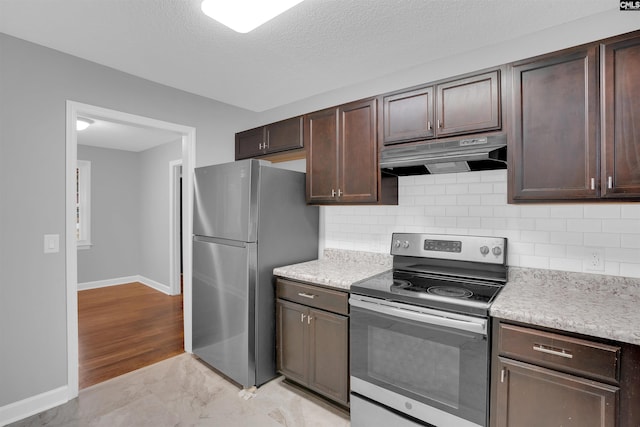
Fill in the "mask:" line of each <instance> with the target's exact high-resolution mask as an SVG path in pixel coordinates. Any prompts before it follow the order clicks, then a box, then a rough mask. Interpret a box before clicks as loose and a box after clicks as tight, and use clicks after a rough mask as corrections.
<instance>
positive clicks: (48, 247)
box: [44, 234, 60, 254]
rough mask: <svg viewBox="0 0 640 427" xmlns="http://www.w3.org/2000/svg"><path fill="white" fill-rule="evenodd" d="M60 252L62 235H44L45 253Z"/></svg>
mask: <svg viewBox="0 0 640 427" xmlns="http://www.w3.org/2000/svg"><path fill="white" fill-rule="evenodd" d="M57 252H60V235H59V234H45V235H44V253H45V254H54V253H57Z"/></svg>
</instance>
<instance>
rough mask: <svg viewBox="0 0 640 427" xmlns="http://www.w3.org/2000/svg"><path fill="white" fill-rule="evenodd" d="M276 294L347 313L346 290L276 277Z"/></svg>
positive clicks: (321, 307)
mask: <svg viewBox="0 0 640 427" xmlns="http://www.w3.org/2000/svg"><path fill="white" fill-rule="evenodd" d="M276 295H277V297H278V298H282V299H285V300H289V301H294V302H297V303H300V304H304V305H306V306H309V307H314V308H319V309H322V310H327V311H332V312H334V313H339V314H344V315H346V314H348V313H349V294H348V293H347V292H340V291H334V290H331V289H325V288H321V287H319V286H313V285H306V284H304V283H299V282H293V281H290V280H286V279H278V280H277V281H276Z"/></svg>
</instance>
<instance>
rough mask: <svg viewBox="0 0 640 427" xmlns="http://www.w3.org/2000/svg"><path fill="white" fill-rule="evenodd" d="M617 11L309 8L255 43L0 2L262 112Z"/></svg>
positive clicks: (32, 36)
mask: <svg viewBox="0 0 640 427" xmlns="http://www.w3.org/2000/svg"><path fill="white" fill-rule="evenodd" d="M617 7H618V1H617V0H562V1H561V0H306V1H304V2H303V3H301V4H299V5H297V6H295V7H294V8H293V9H291V10H289V11H287V12H285V13H284V14H282V15H280V16H279V17H276V18H275V19H274V20H272V21H270V22H268V23H266V24H264V25H263V26H261V27H259V28H258V29H256V30H254V31H253V32H251V33H248V34H239V33H235V32H233V31H232V30H230V29H227V28H226V27H223V26H222V25H221V24H218V23H217V22H216V21H213V20H211V19H210V18H208V17H206V16H205V15H203V14H202V13H201V11H200V0H0V32H3V33H6V34H9V35H12V36H15V37H18V38H22V39H25V40H28V41H31V42H34V43H37V44H40V45H44V46H47V47H51V48H53V49H57V50H60V51H62V52H66V53H70V54H72V55H75V56H79V57H81V58H85V59H88V60H91V61H94V62H97V63H100V64H103V65H107V66H109V67H112V68H115V69H118V70H122V71H125V72H127V73H131V74H134V75H136V76H140V77H143V78H146V79H149V80H152V81H155V82H158V83H162V84H165V85H168V86H172V87H175V88H179V89H182V90H185V91H188V92H192V93H195V94H199V95H202V96H206V97H209V98H213V99H216V100H219V101H222V102H226V103H228V104H232V105H236V106H239V107H243V108H246V109H249V110H253V111H264V110H268V109H271V108H275V107H278V106H282V105H285V104H288V103H291V102H294V101H298V100H301V99H304V98H308V97H310V96H313V95H317V94H320V93H323V92H327V91H330V90H335V89H338V88H340V87H345V86H349V85H352V84H357V83H361V82H363V81H367V80H371V79H374V78H377V77H380V76H383V75H387V74H390V73H393V72H396V71H400V70H405V69H408V68H411V67H414V66H416V65H419V64H423V63H427V62H430V61H433V60H435V59H438V58H442V57H447V56H451V55H455V54H458V53H462V52H465V51H470V50H473V49H475V48H479V47H484V46H488V45H492V44H495V43H499V42H501V41H504V40H507V39H512V38H517V37H520V36H523V35H526V34H528V33H533V32H536V31H539V30H541V29H544V28H548V27H553V26H557V25H560V24H562V23H565V22H569V21H572V20H576V19H579V18H582V17H585V16H588V15H593V14H596V13H600V12H603V11H606V10H611V9H613V8H617Z"/></svg>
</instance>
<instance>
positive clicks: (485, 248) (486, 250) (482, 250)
mask: <svg viewBox="0 0 640 427" xmlns="http://www.w3.org/2000/svg"><path fill="white" fill-rule="evenodd" d="M480 253H481V254H482V255H483V256H486V255H487V254H488V253H489V246H481V247H480Z"/></svg>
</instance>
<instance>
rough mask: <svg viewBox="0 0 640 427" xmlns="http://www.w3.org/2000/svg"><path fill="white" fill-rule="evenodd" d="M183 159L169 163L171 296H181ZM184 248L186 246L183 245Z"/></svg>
mask: <svg viewBox="0 0 640 427" xmlns="http://www.w3.org/2000/svg"><path fill="white" fill-rule="evenodd" d="M181 176H182V159H180V160H172V161H170V162H169V295H180V293H181V292H182V290H181V289H180V288H181V287H180V188H179V187H180V177H181ZM183 246H184V245H183Z"/></svg>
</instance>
